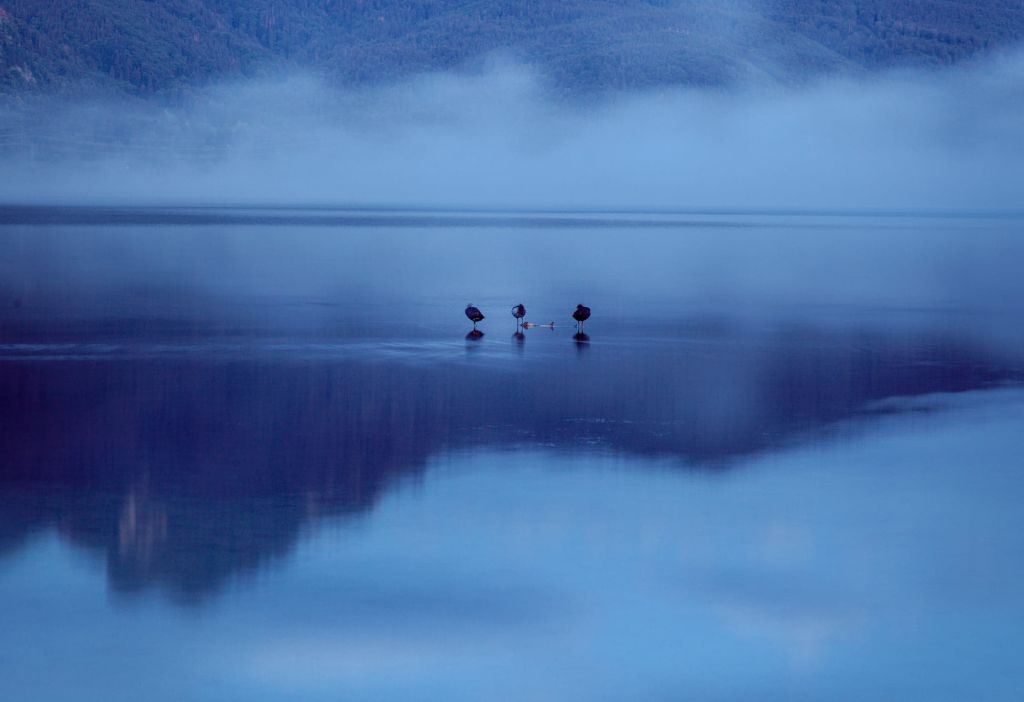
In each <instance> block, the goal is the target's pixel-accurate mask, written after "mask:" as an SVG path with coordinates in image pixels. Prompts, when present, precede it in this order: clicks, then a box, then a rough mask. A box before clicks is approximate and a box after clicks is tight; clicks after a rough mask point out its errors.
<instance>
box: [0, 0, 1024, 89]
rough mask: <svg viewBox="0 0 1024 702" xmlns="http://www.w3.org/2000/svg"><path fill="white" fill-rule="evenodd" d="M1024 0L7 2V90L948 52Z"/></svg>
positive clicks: (588, 78) (820, 62)
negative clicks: (289, 71) (260, 76)
mask: <svg viewBox="0 0 1024 702" xmlns="http://www.w3.org/2000/svg"><path fill="white" fill-rule="evenodd" d="M1021 37H1024V0H977V1H973V2H972V1H969V0H893V1H887V0H866V1H863V2H853V1H850V0H747V1H744V0H737V1H734V2H707V1H701V0H690V1H686V0H632V1H627V0H557V1H556V0H326V1H321V2H315V1H313V0H134V1H133V2H123V0H76V2H74V3H69V2H66V1H65V0H0V91H2V92H4V93H7V94H12V93H21V92H25V91H48V90H54V89H56V90H62V89H68V88H69V87H74V86H80V85H83V84H85V85H90V86H105V87H107V88H108V89H113V90H117V91H126V92H129V93H134V94H140V95H147V94H154V93H161V92H167V91H174V90H180V89H187V88H189V87H191V86H195V85H201V84H203V83H205V82H209V81H211V80H218V79H224V78H229V79H230V78H238V77H243V76H246V75H251V74H253V73H255V72H257V71H259V70H262V69H265V68H268V67H271V68H272V67H277V66H292V67H305V68H313V69H316V70H318V71H323V72H324V73H326V74H327V75H329V76H331V77H332V78H333V79H335V80H337V81H339V82H342V83H368V82H379V81H387V80H393V79H397V78H401V77H403V76H407V75H410V74H414V73H418V72H423V71H432V70H442V69H448V68H453V67H457V66H462V65H465V64H467V63H472V62H474V61H476V60H479V59H480V58H481V57H486V56H488V55H491V54H494V53H495V52H499V53H504V54H508V55H510V56H512V57H514V58H515V59H517V60H522V61H524V62H526V63H529V64H532V65H535V66H536V67H537V68H538V69H539V70H540V71H541V72H542V73H543V74H545V75H548V76H550V77H551V79H552V80H553V81H554V82H555V83H556V84H557V85H559V86H562V87H564V88H567V89H570V90H583V91H586V90H593V89H603V88H614V87H644V86H652V85H666V84H689V85H721V84H727V83H730V82H733V81H737V80H742V79H744V78H747V77H753V76H757V75H764V74H767V75H771V76H774V77H777V78H781V79H784V80H801V79H804V78H806V77H813V76H814V75H819V74H821V73H823V72H832V71H838V70H853V71H860V70H873V69H878V68H885V67H890V66H903V65H943V64H950V63H953V62H956V61H959V60H961V59H964V58H966V57H969V56H971V55H973V54H976V53H977V52H979V51H985V50H987V49H991V48H994V47H997V46H1003V45H1007V44H1010V43H1013V42H1016V41H1018V40H1019V39H1020V38H1021Z"/></svg>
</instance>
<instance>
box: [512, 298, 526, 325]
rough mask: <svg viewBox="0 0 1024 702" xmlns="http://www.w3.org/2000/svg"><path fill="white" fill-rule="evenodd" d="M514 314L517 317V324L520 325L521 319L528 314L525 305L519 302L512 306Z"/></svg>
mask: <svg viewBox="0 0 1024 702" xmlns="http://www.w3.org/2000/svg"><path fill="white" fill-rule="evenodd" d="M512 316H513V317H515V318H516V326H519V322H520V320H522V318H523V317H525V316H526V308H525V307H523V303H521V302H520V303H519V304H518V305H516V306H515V307H513V308H512Z"/></svg>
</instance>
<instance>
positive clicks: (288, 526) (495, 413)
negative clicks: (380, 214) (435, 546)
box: [0, 328, 1022, 603]
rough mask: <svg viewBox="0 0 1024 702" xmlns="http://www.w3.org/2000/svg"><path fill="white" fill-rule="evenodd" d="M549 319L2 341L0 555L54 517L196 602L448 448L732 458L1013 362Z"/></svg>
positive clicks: (996, 373) (912, 344)
mask: <svg viewBox="0 0 1024 702" xmlns="http://www.w3.org/2000/svg"><path fill="white" fill-rule="evenodd" d="M723 329H726V328H723ZM546 333H547V334H548V336H545V337H540V338H539V339H538V340H537V341H542V340H543V343H531V342H526V343H523V341H524V339H523V337H522V336H521V335H518V336H516V337H513V339H512V342H511V343H509V341H508V337H507V336H505V334H504V333H501V334H496V335H494V336H496V337H498V339H497V340H492V337H491V336H488V337H486V338H485V337H482V336H481V337H478V338H477V339H476V340H473V341H472V342H471V344H472V347H473V353H469V354H466V353H459V350H458V348H457V346H450V347H447V346H445V347H442V351H441V352H439V353H434V354H425V353H424V354H421V353H417V352H416V351H415V348H414V349H413V350H412V351H410V352H409V353H407V354H405V355H401V354H398V355H395V354H389V353H385V352H384V349H385V348H386V345H385V344H378V345H377V346H376V347H375V346H374V345H372V344H371V345H369V346H364V347H360V348H359V349H358V352H345V349H346V346H345V344H344V343H340V344H337V345H335V346H329V345H328V346H324V345H320V346H317V345H315V344H312V343H310V342H308V341H307V340H302V339H299V340H295V341H294V343H290V344H287V345H282V344H280V343H279V344H277V345H276V346H274V348H276V349H278V350H277V351H273V352H271V351H267V350H266V346H262V347H261V345H260V344H259V343H257V342H258V340H246V339H241V340H239V339H235V340H234V341H233V342H232V343H233V344H234V346H233V347H231V348H235V349H236V350H240V351H239V352H237V353H225V352H224V347H223V346H219V347H218V346H216V345H214V344H206V343H204V342H203V341H201V340H193V341H189V342H188V343H185V344H182V345H179V346H178V347H174V348H175V349H176V350H174V351H173V352H169V353H168V352H166V349H165V350H164V352H162V353H159V354H157V353H151V354H147V353H141V352H138V353H136V352H133V348H139V349H143V348H145V346H144V345H140V344H139V343H138V342H139V340H138V339H136V340H134V341H132V340H129V341H128V342H126V343H125V344H124V345H121V346H118V345H116V344H115V345H113V346H110V347H109V349H107V348H106V347H103V346H102V345H97V346H95V347H90V348H92V351H91V353H92V354H93V356H94V357H90V355H89V354H81V353H79V354H78V355H75V354H70V355H69V349H68V348H67V347H62V346H61V345H60V344H51V345H49V346H47V345H46V344H42V345H37V346H33V347H29V346H28V345H24V344H22V345H19V344H7V345H5V346H4V349H3V351H2V354H3V355H2V357H0V369H2V372H0V417H2V419H3V421H2V423H0V456H2V458H0V460H2V463H3V465H2V471H0V556H2V555H3V554H8V555H9V554H12V553H14V552H16V551H17V549H18V547H19V545H21V544H23V543H24V542H25V541H26V539H27V537H29V535H31V534H32V533H34V532H36V531H38V530H41V529H44V528H50V527H55V528H56V529H57V530H58V531H59V533H60V534H62V535H63V536H64V538H66V539H67V540H69V541H71V542H72V543H75V544H77V545H80V546H82V547H85V548H86V549H88V550H90V551H93V552H96V553H100V554H103V557H104V558H105V561H106V563H107V569H108V577H109V582H110V585H111V587H112V588H113V589H114V590H115V591H118V592H122V593H128V592H136V591H141V590H145V589H147V588H152V587H155V588H158V589H161V590H163V591H165V592H167V593H168V594H169V595H170V596H171V597H172V598H173V599H174V600H176V601H180V602H182V603H199V602H202V601H204V600H205V599H206V598H208V597H209V596H211V595H213V594H215V593H216V592H218V590H219V589H220V588H221V587H223V586H224V585H225V583H226V582H228V581H229V580H230V579H231V578H232V577H234V576H236V575H239V574H245V573H249V572H253V571H255V570H257V569H259V568H260V567H261V566H262V565H263V564H266V563H269V562H272V561H274V559H279V558H281V557H282V556H284V555H286V554H287V553H289V551H290V549H291V548H293V546H294V545H295V544H296V542H297V540H298V537H299V535H300V534H301V533H302V531H303V529H304V528H307V527H308V526H310V525H312V524H314V523H315V522H316V521H317V520H318V519H319V518H321V517H324V516H341V515H352V516H353V517H355V516H356V515H359V514H361V513H365V512H367V511H369V510H372V509H373V508H374V506H375V504H376V503H377V502H378V500H380V498H381V497H382V495H383V494H384V493H385V491H386V490H388V488H389V487H391V486H393V485H395V484H396V482H397V481H399V480H403V479H408V478H413V477H415V476H418V475H420V474H421V473H422V472H423V470H424V469H425V466H426V465H427V464H428V462H429V461H430V460H431V459H432V458H434V457H436V456H438V455H442V454H445V453H447V452H452V451H457V450H461V449H472V448H486V449H506V448H537V447H543V448H545V449H547V450H555V451H564V452H584V451H600V452H612V453H620V454H628V455H636V456H643V457H652V458H662V459H669V460H670V461H671V463H672V464H673V465H677V466H679V468H680V469H687V468H703V469H708V470H728V469H729V467H730V465H731V464H732V463H734V462H735V461H736V460H737V459H740V458H744V457H748V456H751V455H753V454H758V453H760V452H765V451H771V450H774V449H777V448H780V447H783V446H789V445H796V444H800V443H802V442H808V441H814V440H816V439H820V438H821V437H822V436H823V435H824V434H826V433H828V432H830V431H831V430H832V429H833V428H834V427H836V426H837V424H838V423H840V422H843V421H844V420H850V419H855V418H857V417H859V416H862V415H864V414H866V413H872V412H879V411H885V407H886V406H885V404H884V402H882V401H884V400H885V399H886V398H891V397H896V396H912V395H920V394H926V393H937V392H957V391H965V390H974V389H984V388H990V387H994V386H997V385H1000V384H1003V383H1009V382H1018V381H1020V380H1021V375H1022V374H1021V372H1020V368H1019V366H1015V365H1014V364H1013V363H1010V362H1007V361H1006V359H1004V358H1001V357H998V356H995V355H993V354H992V353H990V352H987V351H985V350H984V349H983V348H981V347H976V346H973V345H971V344H968V343H966V342H964V341H962V340H959V339H957V338H956V337H954V336H946V335H938V334H924V333H921V334H895V333H893V334H886V333H881V332H878V333H857V332H853V331H850V330H836V331H831V332H829V331H822V330H814V329H809V328H802V329H798V328H786V329H776V330H775V331H771V332H765V333H753V332H751V333H742V332H735V333H732V332H729V331H728V330H727V329H726V330H724V331H723V330H722V329H720V330H718V331H717V332H716V333H709V332H707V330H704V332H702V333H699V334H690V335H687V336H673V335H668V336H662V337H658V336H656V335H655V336H647V337H642V336H641V337H631V336H629V335H627V334H624V333H621V332H620V333H618V334H616V333H606V334H605V335H604V337H602V336H601V335H600V333H599V332H598V331H596V330H595V332H594V335H593V336H594V339H593V340H590V339H589V338H581V337H583V335H577V336H576V337H573V338H572V339H570V338H568V337H565V334H566V333H568V332H565V331H564V330H561V331H559V330H556V331H555V332H554V335H551V333H550V332H546ZM563 337H564V338H563ZM467 338H469V337H467ZM457 339H458V338H457V337H455V338H454V339H453V341H456V342H457V344H459V345H461V344H462V343H463V342H461V341H458V340H457ZM573 339H575V343H572V341H573ZM133 343H134V344H136V346H134V347H133ZM424 344H425V346H426V345H429V344H428V343H427V342H424ZM73 346H74V345H73ZM86 346H87V345H86ZM86 346H82V345H81V344H79V345H78V350H79V351H81V350H82V348H86ZM282 346H284V347H286V349H285V350H281V348H282ZM413 347H415V342H413ZM261 348H263V349H264V350H262V351H261V350H259V349H261ZM118 349H120V350H119V351H117V350H118ZM253 349H255V350H253ZM311 349H315V350H316V353H310V352H309V351H310V350H311ZM584 349H585V351H586V352H585V353H580V352H579V351H581V350H584ZM480 352H483V353H480ZM107 353H111V354H114V353H117V354H119V355H117V356H116V360H115V359H110V358H105V357H104V354H107ZM845 426H848V425H845Z"/></svg>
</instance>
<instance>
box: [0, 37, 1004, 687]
mask: <svg viewBox="0 0 1024 702" xmlns="http://www.w3.org/2000/svg"><path fill="white" fill-rule="evenodd" d="M1022 68H1024V59H1022V57H1021V56H1019V55H1017V56H1014V55H1004V56H1002V57H1000V58H996V59H991V60H989V61H987V62H985V63H977V64H974V65H972V66H968V67H965V68H962V69H957V70H953V71H948V72H945V73H900V74H890V75H886V76H882V77H877V76H876V77H875V78H873V79H871V80H870V81H868V80H866V79H865V80H853V79H848V80H842V81H840V80H830V81H825V82H821V83H819V84H814V85H806V86H803V87H799V88H792V87H788V88H781V87H778V86H764V85H762V86H753V85H747V86H745V87H743V88H742V89H737V90H730V91H721V92H712V91H692V90H687V91H662V92H658V93H644V94H632V95H620V96H616V97H614V98H610V97H609V98H605V99H601V100H595V101H591V102H587V103H583V102H578V101H576V102H574V101H572V100H568V99H562V98H560V97H559V96H557V95H552V94H551V92H550V89H549V88H548V87H545V83H544V81H543V80H542V79H540V78H538V77H537V76H535V75H532V74H530V73H529V72H527V71H525V70H523V69H522V68H519V67H516V66H514V65H509V64H504V65H499V66H496V67H493V68H491V69H489V70H488V71H486V72H484V73H482V74H478V75H435V76H425V77H422V78H420V79H417V80H414V81H410V82H407V83H405V84H402V85H397V86H392V87H389V88H380V89H373V90H362V91H358V92H339V91H338V90H336V89H333V88H328V87H326V86H325V85H324V84H322V83H320V82H318V81H317V80H315V79H313V78H311V77H309V76H288V77H282V78H280V79H277V80H263V81H256V82H249V83H246V84H243V85H233V86H227V85H221V86H215V87H210V88H209V89H207V90H206V91H204V92H203V93H202V94H201V95H199V96H198V98H197V99H196V101H195V102H194V104H191V105H190V106H187V107H182V106H177V107H154V106H153V105H139V104H128V103H121V104H119V105H110V104H105V103H101V102H93V103H89V104H86V103H83V104H81V105H72V106H65V108H64V109H61V110H48V109H46V107H47V105H46V103H45V102H39V103H28V104H25V105H22V106H19V107H12V106H10V105H9V106H7V107H6V108H4V109H5V110H6V113H5V115H4V117H5V118H7V117H9V119H5V120H4V124H3V126H0V178H2V181H0V183H2V188H0V605H2V606H3V607H4V611H5V612H6V614H7V615H9V616H6V615H5V616H6V618H5V619H4V620H3V626H0V671H2V672H3V673H4V674H3V675H0V698H3V699H7V698H10V699H41V700H67V699H80V698H81V697H82V696H83V695H85V696H86V697H89V698H96V699H110V700H119V699H125V700H128V699H131V700H135V699H139V698H152V699H157V700H159V699H169V700H170V699H174V700H179V699H193V700H203V699H221V698H223V697H224V696H225V695H227V696H228V697H231V698H238V699H242V698H245V699H258V700H263V699H265V700H278V699H285V698H288V697H289V696H290V695H294V694H296V693H298V694H301V695H303V696H304V697H306V698H308V699H313V700H316V699H324V700H328V699H331V700H334V699H339V697H341V698H349V697H352V698H358V699H402V700H404V699H410V698H422V699H439V700H440V699H444V700H449V699H481V698H483V699H509V700H520V699H552V700H562V699H609V700H611V699H616V700H621V699H638V698H639V699H681V698H699V699H705V698H714V699H722V700H730V699H736V700H750V699H761V698H764V697H766V696H767V697H777V698H785V699H795V700H799V699H808V700H811V699H815V700H816V699H858V700H859V699H879V698H897V699H933V700H950V702H953V701H959V700H964V699H986V700H1007V701H1009V700H1016V699H1017V698H1018V697H1019V694H1017V693H1018V692H1019V689H1020V687H1021V681H1020V675H1019V673H1018V672H1017V671H1016V667H1015V665H1016V661H1015V659H1014V655H1015V652H1016V651H1017V650H1018V649H1019V645H1018V644H1019V641H1020V631H1021V628H1020V622H1021V620H1022V616H1024V601H1022V598H1021V595H1020V592H1019V591H1020V588H1015V587H1014V586H1013V585H1014V583H1017V582H1019V581H1020V576H1021V574H1022V573H1021V571H1022V564H1021V560H1020V558H1019V553H1020V551H1021V536H1020V535H1021V534H1024V529H1022V526H1024V524H1022V518H1021V514H1020V510H1019V509H1018V505H1019V496H1020V494H1021V489H1022V482H1021V475H1020V470H1019V466H1018V464H1019V462H1020V461H1019V456H1020V455H1021V453H1022V450H1024V446H1022V439H1021V437H1022V436H1024V433H1022V432H1021V423H1022V419H1021V418H1022V417H1024V397H1022V393H1021V386H1022V383H1024V352H1022V349H1024V345H1022V342H1024V327H1022V326H1021V325H1020V324H1019V319H1020V307H1021V303H1022V301H1024V277H1022V276H1021V275H1020V274H1019V268H1020V262H1021V261H1024V215H1022V213H1021V212H1020V211H1019V210H1020V206H1021V200H1020V183H1021V182H1024V177H1022V176H1024V165H1022V164H1024V138H1022V137H1024V124H1022V122H1021V121H1020V119H1019V114H1020V107H1021V104H1022V100H1024V83H1022V78H1021V76H1022V75H1024V72H1022V71H1021V69H1022ZM519 302H522V303H524V304H525V305H526V308H527V320H528V321H530V322H533V323H541V324H546V323H549V322H553V323H554V324H553V327H554V328H547V327H534V328H529V329H526V330H521V329H518V328H517V327H516V323H515V320H514V319H513V317H512V315H511V314H510V308H511V306H512V305H513V304H516V303H519ZM467 303H472V304H474V305H477V306H479V307H480V308H481V309H482V310H483V312H484V314H485V315H486V319H485V320H483V322H481V323H480V324H479V325H478V326H479V329H477V330H475V331H473V332H470V330H471V329H472V325H471V324H470V323H469V322H468V320H467V319H466V317H465V316H464V314H463V308H464V306H465V305H466V304H467ZM577 303H584V304H587V305H589V306H591V307H592V309H593V316H592V317H591V318H590V319H589V320H588V321H587V322H586V325H585V327H584V329H583V330H582V331H580V332H578V331H577V329H576V327H575V324H574V322H573V320H572V318H571V317H570V314H571V312H572V310H573V308H574V306H575V305H576V304H577ZM41 671H47V672H46V673H45V674H43V673H42V672H41ZM766 691H769V692H768V694H767V695H766V694H765V692H766Z"/></svg>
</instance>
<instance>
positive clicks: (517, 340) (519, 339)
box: [512, 331, 526, 347]
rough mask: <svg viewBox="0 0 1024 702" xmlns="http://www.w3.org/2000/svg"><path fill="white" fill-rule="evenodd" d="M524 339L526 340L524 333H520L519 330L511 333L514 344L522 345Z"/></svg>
mask: <svg viewBox="0 0 1024 702" xmlns="http://www.w3.org/2000/svg"><path fill="white" fill-rule="evenodd" d="M524 341H526V334H524V333H522V332H521V331H517V332H516V333H515V334H513V335H512V342H513V343H514V344H515V345H516V346H519V347H522V345H523V342H524Z"/></svg>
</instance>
